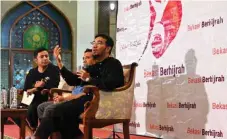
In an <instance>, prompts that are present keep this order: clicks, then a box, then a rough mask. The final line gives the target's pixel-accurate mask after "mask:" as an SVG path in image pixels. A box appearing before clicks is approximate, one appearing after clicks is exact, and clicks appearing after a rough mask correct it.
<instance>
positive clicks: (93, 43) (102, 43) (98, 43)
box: [91, 41, 105, 46]
mask: <svg viewBox="0 0 227 139" xmlns="http://www.w3.org/2000/svg"><path fill="white" fill-rule="evenodd" d="M104 44H105V43H104V42H95V41H93V42H91V45H96V46H100V45H104Z"/></svg>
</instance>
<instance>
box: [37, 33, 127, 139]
mask: <svg viewBox="0 0 227 139" xmlns="http://www.w3.org/2000/svg"><path fill="white" fill-rule="evenodd" d="M92 45H93V47H92V53H93V57H94V58H95V60H96V64H94V65H92V66H89V67H87V68H86V69H84V70H81V71H80V72H78V73H77V75H74V74H73V73H72V72H70V71H69V70H67V69H66V68H65V67H64V66H63V63H62V61H61V57H60V52H61V49H60V47H58V46H57V47H55V49H54V56H55V58H56V61H57V64H58V67H59V69H60V72H61V75H62V76H63V78H64V79H65V81H66V82H67V83H68V84H69V85H82V86H84V85H95V86H97V87H98V88H99V89H100V90H105V91H111V90H113V89H115V88H117V87H121V86H123V85H124V76H123V68H122V65H121V63H120V61H119V60H117V59H115V58H113V57H109V55H110V53H111V50H112V48H113V45H114V42H113V40H112V38H111V37H109V36H107V35H104V34H99V35H96V36H95V40H94V41H93V42H92ZM92 98H93V95H92V93H90V94H85V93H82V95H81V96H80V97H79V98H75V99H71V100H70V101H67V100H66V99H65V98H64V97H62V96H56V97H55V98H54V100H55V102H61V103H59V104H57V106H56V107H55V109H52V110H51V112H48V113H49V115H46V117H44V118H43V119H42V120H41V123H40V126H39V127H38V129H37V131H36V133H35V138H36V139H39V138H41V139H47V138H48V136H49V135H50V134H51V133H52V132H54V131H61V134H62V138H64V139H71V138H73V137H75V136H81V134H82V133H81V131H80V129H79V121H80V120H79V116H80V114H82V113H83V112H84V104H85V103H86V102H87V101H90V100H92ZM63 101H64V102H63Z"/></svg>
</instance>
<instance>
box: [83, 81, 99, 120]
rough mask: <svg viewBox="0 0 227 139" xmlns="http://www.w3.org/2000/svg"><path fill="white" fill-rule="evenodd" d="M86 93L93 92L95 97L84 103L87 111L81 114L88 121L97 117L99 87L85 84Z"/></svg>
mask: <svg viewBox="0 0 227 139" xmlns="http://www.w3.org/2000/svg"><path fill="white" fill-rule="evenodd" d="M84 93H93V99H92V100H91V102H86V103H85V104H84V107H85V111H84V113H83V114H82V115H81V117H83V121H84V122H86V119H95V115H96V112H97V110H98V107H99V100H100V95H99V89H98V88H97V87H96V86H93V85H86V86H84Z"/></svg>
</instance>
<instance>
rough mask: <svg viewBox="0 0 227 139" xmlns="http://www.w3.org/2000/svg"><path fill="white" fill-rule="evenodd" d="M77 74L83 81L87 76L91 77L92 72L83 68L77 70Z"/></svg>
mask: <svg viewBox="0 0 227 139" xmlns="http://www.w3.org/2000/svg"><path fill="white" fill-rule="evenodd" d="M76 75H78V76H79V78H80V79H81V80H83V81H86V79H87V78H90V74H89V73H88V72H87V71H85V70H81V71H79V72H77V74H76Z"/></svg>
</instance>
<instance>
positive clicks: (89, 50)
mask: <svg viewBox="0 0 227 139" xmlns="http://www.w3.org/2000/svg"><path fill="white" fill-rule="evenodd" d="M87 52H92V49H89V48H87V49H86V50H85V51H84V53H87Z"/></svg>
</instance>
